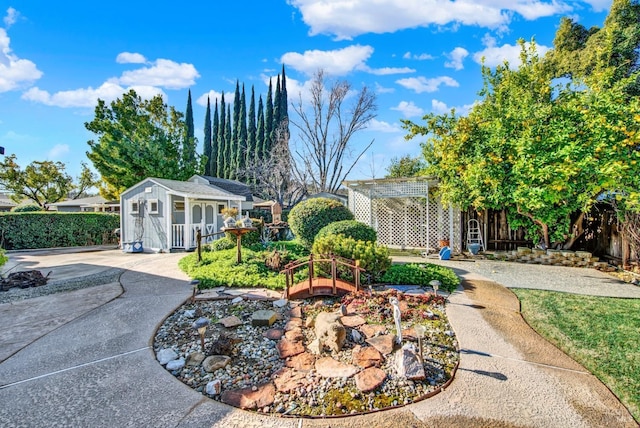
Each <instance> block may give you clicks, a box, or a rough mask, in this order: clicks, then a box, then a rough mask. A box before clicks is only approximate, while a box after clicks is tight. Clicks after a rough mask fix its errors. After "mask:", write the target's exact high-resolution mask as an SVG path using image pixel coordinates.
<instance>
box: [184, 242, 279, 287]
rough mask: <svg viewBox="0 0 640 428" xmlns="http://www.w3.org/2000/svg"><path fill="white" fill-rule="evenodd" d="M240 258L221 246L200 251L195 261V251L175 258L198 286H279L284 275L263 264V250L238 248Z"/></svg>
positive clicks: (232, 250)
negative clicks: (199, 259)
mask: <svg viewBox="0 0 640 428" xmlns="http://www.w3.org/2000/svg"><path fill="white" fill-rule="evenodd" d="M242 260H243V262H242V263H240V264H236V250H235V249H230V250H221V251H215V252H209V253H203V254H202V262H201V263H200V264H198V261H197V255H196V254H190V255H188V256H186V257H184V258H182V259H181V260H180V261H179V262H178V266H179V267H180V269H182V270H183V271H184V272H185V273H186V274H187V275H189V276H190V277H191V278H193V279H197V280H199V281H200V287H201V288H212V287H219V286H227V287H266V288H270V289H282V288H284V286H285V277H284V275H280V274H278V273H276V272H273V271H271V270H269V268H267V266H266V265H265V263H264V254H263V252H256V251H253V250H250V249H248V248H243V249H242Z"/></svg>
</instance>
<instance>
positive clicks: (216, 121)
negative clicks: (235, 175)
mask: <svg viewBox="0 0 640 428" xmlns="http://www.w3.org/2000/svg"><path fill="white" fill-rule="evenodd" d="M219 127H220V118H219V114H218V99H217V98H216V103H215V107H214V108H213V130H212V132H211V134H212V135H213V138H212V139H211V160H210V161H209V165H210V166H209V173H210V174H211V176H212V177H217V176H218V152H219V151H220V147H219V146H218V133H219V132H220V131H219Z"/></svg>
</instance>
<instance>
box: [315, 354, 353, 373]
mask: <svg viewBox="0 0 640 428" xmlns="http://www.w3.org/2000/svg"><path fill="white" fill-rule="evenodd" d="M315 367H316V371H317V372H318V375H320V376H322V377H345V378H348V377H351V376H353V375H354V374H356V373H358V368H357V367H356V366H352V365H351V364H345V363H343V362H340V361H338V360H334V359H333V358H331V357H324V358H320V359H319V360H318V361H316V366H315Z"/></svg>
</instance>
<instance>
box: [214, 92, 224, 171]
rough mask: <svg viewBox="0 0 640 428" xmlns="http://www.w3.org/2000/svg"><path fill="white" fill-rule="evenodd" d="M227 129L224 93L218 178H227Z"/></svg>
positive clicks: (219, 137) (219, 138)
mask: <svg viewBox="0 0 640 428" xmlns="http://www.w3.org/2000/svg"><path fill="white" fill-rule="evenodd" d="M226 127H227V117H226V106H225V103H224V92H223V93H222V96H221V97H220V127H219V128H218V153H217V155H218V166H217V168H216V169H217V170H218V175H217V177H221V178H226V176H225V174H224V171H225V161H226V153H227V143H226V140H225V135H224V133H225V129H226Z"/></svg>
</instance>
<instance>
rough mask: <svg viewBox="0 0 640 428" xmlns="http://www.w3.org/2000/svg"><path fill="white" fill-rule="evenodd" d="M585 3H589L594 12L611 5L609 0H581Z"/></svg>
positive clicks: (603, 9)
mask: <svg viewBox="0 0 640 428" xmlns="http://www.w3.org/2000/svg"><path fill="white" fill-rule="evenodd" d="M583 1H584V2H585V3H587V4H590V5H591V7H592V8H593V10H594V11H595V12H602V11H605V10H607V9H609V7H611V0H583Z"/></svg>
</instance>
